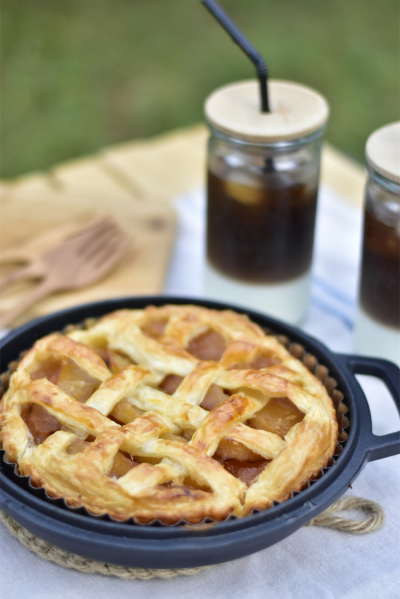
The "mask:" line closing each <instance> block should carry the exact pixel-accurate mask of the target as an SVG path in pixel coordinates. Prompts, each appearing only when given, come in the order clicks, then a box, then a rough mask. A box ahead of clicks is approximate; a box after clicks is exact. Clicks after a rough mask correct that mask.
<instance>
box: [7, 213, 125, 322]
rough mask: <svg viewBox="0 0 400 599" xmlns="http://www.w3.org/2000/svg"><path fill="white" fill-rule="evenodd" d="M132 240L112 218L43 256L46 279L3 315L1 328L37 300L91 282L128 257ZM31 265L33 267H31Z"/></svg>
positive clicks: (71, 238)
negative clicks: (126, 255)
mask: <svg viewBox="0 0 400 599" xmlns="http://www.w3.org/2000/svg"><path fill="white" fill-rule="evenodd" d="M130 246H131V243H130V241H129V240H128V238H127V236H126V235H125V233H123V232H122V231H121V229H120V228H119V227H118V225H117V224H116V223H115V222H114V221H112V220H111V219H105V220H103V221H101V222H100V223H99V224H98V225H96V226H95V227H92V230H91V233H90V234H85V233H84V232H80V233H78V234H77V235H75V236H73V237H70V238H69V239H67V240H66V241H64V242H63V243H62V244H61V245H59V246H58V247H56V248H54V249H53V250H51V251H49V252H47V254H45V256H43V262H44V264H45V272H46V275H45V277H46V278H44V280H43V281H42V282H41V283H40V284H39V285H38V286H37V287H36V288H35V289H34V290H33V291H32V292H31V293H30V294H29V295H28V296H27V297H26V298H24V299H23V300H22V301H21V302H20V303H19V304H18V305H17V306H15V308H13V309H11V310H9V311H8V312H6V313H5V314H3V315H1V316H0V329H1V328H3V327H5V326H6V325H7V324H9V323H10V322H12V321H13V320H14V319H15V318H16V317H17V316H19V315H20V314H21V313H22V312H24V310H26V309H27V308H29V307H30V306H32V305H33V304H35V303H36V302H37V301H39V300H40V299H42V298H43V297H46V296H47V295H50V294H51V293H54V292H55V291H66V290H69V289H77V288H78V287H85V286H86V285H91V284H92V283H94V282H95V281H97V280H98V279H100V278H101V277H103V276H104V275H106V274H107V273H108V272H109V271H110V270H111V268H112V267H113V266H114V265H115V264H116V263H117V262H118V261H119V260H120V259H121V258H122V257H123V256H124V254H125V253H126V252H127V251H128V249H129V248H130ZM28 268H29V267H28Z"/></svg>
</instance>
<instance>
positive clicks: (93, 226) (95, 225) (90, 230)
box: [65, 216, 111, 241]
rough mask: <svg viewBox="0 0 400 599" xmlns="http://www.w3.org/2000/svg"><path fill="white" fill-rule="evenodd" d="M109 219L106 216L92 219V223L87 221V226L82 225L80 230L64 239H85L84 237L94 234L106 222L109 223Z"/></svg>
mask: <svg viewBox="0 0 400 599" xmlns="http://www.w3.org/2000/svg"><path fill="white" fill-rule="evenodd" d="M110 221H111V219H110V218H109V217H108V216H106V217H104V218H100V219H99V218H97V219H96V220H95V221H92V223H89V224H88V225H87V227H84V228H83V229H81V230H80V231H77V232H76V233H73V234H72V235H70V236H69V237H67V238H66V240H65V241H78V239H80V238H81V239H86V237H88V236H89V237H90V236H91V235H94V234H95V233H96V232H97V231H99V230H101V229H103V228H104V226H105V225H106V223H109V222H110Z"/></svg>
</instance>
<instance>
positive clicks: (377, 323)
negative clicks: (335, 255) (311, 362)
mask: <svg viewBox="0 0 400 599" xmlns="http://www.w3.org/2000/svg"><path fill="white" fill-rule="evenodd" d="M365 154H366V162H367V173H368V180H367V184H366V188H365V201H364V231H363V241H362V258H361V273H360V287H359V302H358V309H357V314H356V327H355V346H356V351H357V352H358V353H360V354H366V355H373V356H381V357H382V358H387V359H389V360H392V361H393V362H395V363H397V364H398V365H400V123H393V124H391V125H387V126H386V127H382V128H381V129H378V130H377V131H375V133H373V134H372V135H371V136H370V137H369V139H368V141H367V145H366V151H365Z"/></svg>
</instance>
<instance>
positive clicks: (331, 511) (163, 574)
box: [0, 497, 385, 580]
mask: <svg viewBox="0 0 400 599" xmlns="http://www.w3.org/2000/svg"><path fill="white" fill-rule="evenodd" d="M344 510H358V511H361V512H363V514H364V516H365V517H364V519H362V520H350V519H347V518H344V517H342V516H339V515H337V512H342V511H344ZM0 520H1V521H2V522H3V523H4V524H5V526H6V527H7V529H8V530H9V531H10V533H11V534H12V535H13V536H14V537H16V538H17V539H18V540H19V541H21V543H22V544H23V545H25V547H26V548H27V549H29V550H30V551H33V552H34V553H36V554H37V555H40V556H41V557H43V558H45V559H47V560H49V561H51V562H55V563H56V564H59V565H61V566H64V568H73V569H75V570H79V571H80V572H88V573H91V574H93V573H97V574H105V575H106V576H118V577H119V578H130V579H133V578H141V579H142V580H149V579H150V578H172V577H173V576H179V575H184V576H190V575H192V574H198V573H199V572H201V571H202V570H206V569H207V568H209V567H210V566H206V567H202V568H178V569H176V570H147V569H143V568H127V567H124V566H114V565H112V564H105V563H101V562H96V561H94V560H91V559H87V558H85V557H81V556H79V555H75V554H74V553H70V552H68V551H64V549H60V548H59V547H56V546H55V545H51V544H50V543H47V542H46V541H43V539H40V538H39V537H37V536H36V535H34V534H32V533H31V532H29V530H27V529H26V528H24V527H23V526H21V525H20V524H18V522H16V521H15V520H13V518H11V517H10V516H8V515H7V514H5V513H4V512H2V511H0ZM384 523H385V513H384V511H383V508H382V507H381V506H380V505H379V504H378V503H375V502H374V501H370V500H368V499H362V498H361V497H345V498H343V499H339V500H338V501H336V502H335V503H333V504H332V505H331V506H330V507H329V508H328V509H327V510H325V512H323V513H322V514H320V515H319V516H317V517H316V518H313V519H312V520H310V522H308V526H325V527H327V528H334V529H336V530H340V531H344V532H351V533H354V534H365V533H369V532H372V531H374V530H377V529H378V528H381V527H382V526H383V524H384Z"/></svg>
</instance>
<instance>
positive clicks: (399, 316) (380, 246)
mask: <svg viewBox="0 0 400 599" xmlns="http://www.w3.org/2000/svg"><path fill="white" fill-rule="evenodd" d="M360 303H361V306H362V308H363V309H364V310H365V312H367V313H368V314H369V315H370V316H372V318H375V319H376V320H378V321H380V322H381V323H383V324H386V325H389V326H391V327H397V328H400V238H399V234H398V232H397V231H396V228H395V227H394V226H393V227H391V226H389V225H386V224H385V223H382V222H381V221H379V220H377V219H376V218H375V216H374V215H373V214H372V213H371V212H370V211H369V210H365V220H364V243H363V255H362V267H361V287H360Z"/></svg>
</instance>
